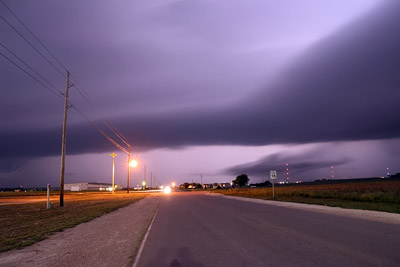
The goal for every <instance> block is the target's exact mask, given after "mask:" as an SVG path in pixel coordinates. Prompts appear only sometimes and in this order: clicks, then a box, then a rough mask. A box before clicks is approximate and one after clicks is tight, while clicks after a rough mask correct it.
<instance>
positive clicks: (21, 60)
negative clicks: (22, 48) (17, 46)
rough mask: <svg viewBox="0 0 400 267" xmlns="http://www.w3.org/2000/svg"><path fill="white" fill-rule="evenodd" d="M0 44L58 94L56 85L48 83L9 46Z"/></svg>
mask: <svg viewBox="0 0 400 267" xmlns="http://www.w3.org/2000/svg"><path fill="white" fill-rule="evenodd" d="M0 45H1V46H2V47H3V48H4V49H6V50H7V51H8V52H9V53H10V54H12V55H13V56H14V57H16V58H17V59H18V60H19V61H20V62H22V63H23V64H24V65H25V66H26V67H28V68H29V69H30V70H31V71H33V72H34V73H35V74H36V75H37V76H39V77H40V78H41V79H42V80H43V81H45V82H46V83H47V84H48V85H50V87H52V88H53V89H54V90H56V91H58V92H59V93H60V94H62V93H61V91H60V90H58V89H57V87H56V86H54V85H53V84H52V83H50V82H49V81H48V80H47V79H46V78H44V77H43V76H42V75H40V73H38V72H37V71H36V70H34V69H33V68H32V67H31V66H29V65H28V63H26V62H25V61H24V60H23V59H22V58H20V57H19V56H17V55H16V54H15V53H14V52H13V51H11V50H10V49H9V48H7V47H6V46H5V45H4V44H3V43H2V42H0Z"/></svg>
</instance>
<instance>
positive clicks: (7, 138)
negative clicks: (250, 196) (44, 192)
mask: <svg viewBox="0 0 400 267" xmlns="http://www.w3.org/2000/svg"><path fill="white" fill-rule="evenodd" d="M3 2H4V3H5V4H6V5H7V6H8V7H9V8H10V9H11V10H12V11H13V12H14V13H15V14H16V15H17V16H18V17H19V18H20V19H21V20H22V21H23V22H24V23H25V24H26V25H27V26H28V27H29V28H30V30H32V31H33V32H34V33H35V34H36V35H37V36H38V37H39V38H40V40H41V41H42V42H43V43H45V44H46V46H47V47H48V48H49V49H50V50H51V51H52V53H53V54H54V55H56V57H57V58H58V59H59V60H60V61H61V62H62V64H63V65H65V66H66V67H67V68H68V70H70V72H71V73H72V75H73V77H74V78H75V80H77V81H78V83H79V87H81V88H83V89H84V91H85V92H86V93H87V95H88V99H89V100H90V102H91V103H92V104H93V105H94V106H95V107H96V110H97V111H98V112H95V111H94V110H93V109H92V108H91V107H90V106H89V105H88V104H87V103H86V102H85V101H84V99H83V98H82V97H81V95H80V94H79V92H78V91H77V88H76V87H72V88H71V89H70V100H71V103H72V104H73V105H74V106H75V107H77V108H79V110H81V111H82V112H83V114H85V116H86V117H88V118H89V119H90V120H92V121H95V122H96V123H97V124H98V125H99V126H100V127H101V128H102V129H103V130H104V131H106V132H107V133H108V134H109V135H110V136H112V138H114V139H116V140H117V137H115V136H113V135H112V132H111V131H108V130H107V127H106V126H105V125H104V119H107V120H109V121H110V122H111V123H112V124H114V125H115V126H116V127H117V128H118V129H119V130H120V131H121V132H122V133H123V134H124V135H125V136H126V137H127V138H128V139H129V141H130V142H131V144H132V147H133V152H134V153H133V157H134V158H137V159H138V160H139V166H138V168H136V169H132V175H133V182H131V185H132V184H133V185H136V184H138V183H139V182H140V181H141V180H142V178H143V164H144V163H145V164H146V165H147V170H148V173H147V176H148V177H150V172H152V173H153V174H154V175H155V180H157V182H158V184H159V185H160V184H165V183H168V182H170V181H176V182H178V183H182V182H185V181H188V182H191V181H192V180H193V181H197V182H200V175H202V176H203V182H207V183H208V182H228V181H231V180H232V179H234V178H235V177H236V176H237V175H239V174H241V173H247V174H248V175H249V177H250V179H251V182H260V181H263V180H265V179H266V178H267V176H268V174H269V170H275V169H276V170H278V178H279V180H283V179H284V178H285V175H284V174H283V169H284V164H285V163H286V162H288V163H289V166H290V179H291V180H292V181H296V180H303V181H306V180H314V179H321V178H328V177H330V166H331V165H334V168H335V178H350V177H371V176H385V175H386V172H387V168H389V172H390V173H391V174H394V173H396V172H400V170H399V167H398V166H399V161H400V152H399V151H400V119H399V118H400V117H399V115H398V114H400V105H398V102H399V100H400V90H399V88H400V76H399V74H398V70H399V69H400V52H399V49H398V48H399V47H400V26H399V25H400V16H399V14H400V2H398V1H383V0H347V1H335V0H332V1H318V0H302V1H282V0H279V1H278V0H276V1H272V0H271V1H245V0H243V1H222V0H220V1H211V0H210V1H184V0H182V1H180V0H170V1H166V0H162V1H161V0H159V1H141V2H140V1H78V0H76V1H68V2H62V1H50V0H49V1H10V0H3ZM0 15H1V16H2V19H1V20H0V33H1V35H0V36H1V37H0V40H1V46H0V52H1V53H2V54H3V55H5V56H6V57H8V58H9V59H11V60H12V61H13V62H15V63H16V64H18V65H19V66H21V67H23V68H24V69H26V70H27V71H29V72H30V73H31V72H32V71H31V70H29V69H28V68H27V67H26V66H25V65H24V64H23V63H22V62H20V61H19V60H18V59H17V58H15V57H14V55H13V54H12V53H14V54H15V55H17V56H18V57H20V58H21V59H23V60H24V62H26V63H27V64H28V65H29V66H31V67H32V68H33V69H34V70H35V71H37V72H38V73H39V74H40V75H41V76H43V77H45V78H46V80H47V81H49V82H50V83H52V84H53V85H55V87H56V88H57V89H58V90H59V91H64V90H65V89H64V88H65V77H63V76H62V75H60V74H59V73H58V72H57V71H55V70H54V68H53V67H52V66H50V65H49V64H48V63H47V62H46V61H45V60H43V58H42V57H41V56H40V55H39V54H38V53H37V52H36V51H35V50H34V49H32V48H31V47H30V46H29V45H28V44H27V43H26V42H25V41H24V40H23V39H22V38H21V37H20V36H19V35H18V34H17V33H16V32H15V31H14V30H13V29H12V28H11V27H10V26H9V25H8V23H10V24H11V25H12V26H13V27H14V28H15V29H16V30H18V31H19V32H20V33H21V34H22V35H23V36H24V37H25V38H26V39H28V40H29V41H30V42H31V43H32V44H33V45H34V46H35V47H37V49H39V50H40V51H41V52H42V53H43V54H44V55H45V56H46V57H48V58H49V59H50V60H51V61H52V62H53V64H55V65H56V66H57V67H59V65H58V63H57V62H55V61H54V60H53V59H52V58H51V56H50V55H49V54H48V53H47V52H46V51H45V50H44V49H43V48H41V46H40V45H39V44H38V42H37V41H36V40H35V39H34V38H33V37H32V36H31V35H30V34H29V32H27V31H26V30H25V29H24V28H23V26H22V25H21V24H20V23H19V22H18V20H16V19H15V17H14V16H13V15H12V14H11V13H10V12H9V10H8V9H7V8H6V6H5V5H3V4H2V3H1V2H0ZM7 22H8V23H7ZM10 51H12V53H11V52H10ZM0 68H1V72H0V80H1V98H0V122H1V124H0V125H1V128H0V151H1V152H2V153H1V155H0V187H7V186H19V185H24V186H45V185H46V184H47V183H51V184H52V185H53V186H55V187H57V186H58V185H59V169H60V153H61V152H60V151H61V131H62V117H63V101H62V99H61V98H58V97H56V96H55V95H53V94H51V93H50V92H49V91H47V89H46V88H44V87H43V86H42V85H40V84H39V83H37V82H36V81H35V80H33V79H32V78H31V77H29V76H28V75H26V74H25V73H24V72H22V71H21V70H20V69H18V68H17V67H16V66H15V65H13V64H12V63H10V62H9V61H8V60H7V59H6V58H5V57H3V56H1V55H0ZM32 75H34V76H35V77H37V75H36V74H34V73H33V74H32ZM39 79H40V78H39ZM74 82H75V81H74ZM75 83H76V82H75ZM78 83H77V84H78ZM68 116H69V117H68V133H67V158H66V179H65V182H66V183H69V182H80V181H101V182H111V166H112V165H111V164H112V161H111V157H110V156H109V154H110V153H112V152H116V153H117V154H118V156H117V157H116V182H118V183H122V184H124V185H125V183H126V175H127V174H126V173H127V166H126V160H127V156H126V154H125V153H124V152H122V151H119V150H118V149H117V148H116V147H114V146H113V145H112V144H110V143H109V142H108V141H107V140H106V139H105V138H104V137H103V136H102V135H101V134H100V133H99V132H98V131H96V129H95V128H94V127H92V125H91V124H90V123H88V122H87V121H86V120H85V119H84V118H82V117H81V116H80V114H79V113H78V112H77V111H76V110H75V109H73V108H71V109H69V115H68ZM120 143H121V144H122V142H120Z"/></svg>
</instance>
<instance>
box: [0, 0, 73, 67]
mask: <svg viewBox="0 0 400 267" xmlns="http://www.w3.org/2000/svg"><path fill="white" fill-rule="evenodd" d="M0 2H1V3H2V4H3V5H4V6H5V7H6V8H7V9H8V11H9V12H10V13H11V14H12V15H13V16H14V18H16V19H17V20H18V21H19V23H21V24H22V26H24V28H25V30H27V31H28V32H29V33H30V34H31V35H32V36H33V37H34V38H35V39H36V41H38V43H39V44H40V45H41V46H42V47H43V48H44V49H45V50H46V51H47V53H49V54H50V55H51V56H52V57H53V59H54V60H55V61H57V63H58V64H60V66H61V67H62V68H63V69H64V70H65V71H67V68H66V67H65V66H64V65H63V64H62V63H61V61H60V60H58V58H57V57H56V56H55V55H54V54H53V53H52V52H51V51H50V49H48V48H47V47H46V45H45V44H44V43H43V42H42V41H40V39H39V37H37V36H36V35H35V34H34V33H33V32H32V31H31V30H30V29H29V28H28V26H26V25H25V23H23V22H22V20H21V19H20V18H19V17H18V16H17V15H16V14H15V13H14V12H13V11H12V10H11V9H10V8H9V7H8V6H7V5H6V4H5V3H4V1H3V0H0Z"/></svg>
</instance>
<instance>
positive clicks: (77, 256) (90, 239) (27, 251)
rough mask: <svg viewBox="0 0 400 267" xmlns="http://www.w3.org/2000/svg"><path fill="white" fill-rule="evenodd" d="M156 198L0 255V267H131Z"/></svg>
mask: <svg viewBox="0 0 400 267" xmlns="http://www.w3.org/2000/svg"><path fill="white" fill-rule="evenodd" d="M159 198H160V196H159V195H156V194H152V195H151V196H147V197H145V198H142V199H141V200H139V201H137V202H135V203H133V204H130V205H128V206H126V207H124V208H120V209H118V210H116V211H113V212H110V213H108V214H106V215H103V216H101V217H98V218H95V219H93V220H91V221H90V222H86V223H82V224H79V225H77V226H76V227H74V228H70V229H66V230H64V231H62V232H59V233H57V234H54V235H51V236H50V237H48V238H47V239H46V240H43V241H41V242H38V243H36V244H34V245H32V246H29V247H26V248H23V249H20V250H11V251H8V252H3V253H0V266H7V267H10V266H130V265H131V261H132V259H133V257H134V254H135V252H136V250H137V248H138V246H139V242H140V241H141V239H142V237H143V235H144V233H145V230H146V229H147V226H148V224H149V223H150V221H151V219H152V216H153V215H154V213H155V211H156V209H157V207H158V203H159ZM15 206H25V205H15ZM117 229H118V230H117Z"/></svg>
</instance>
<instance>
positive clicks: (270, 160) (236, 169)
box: [224, 153, 350, 177]
mask: <svg viewBox="0 0 400 267" xmlns="http://www.w3.org/2000/svg"><path fill="white" fill-rule="evenodd" d="M285 162H288V163H289V162H290V163H289V165H288V166H289V173H290V176H297V177H298V176H299V175H300V174H304V173H307V172H309V171H314V170H317V169H321V168H326V169H328V168H329V167H330V166H332V165H333V166H335V167H336V166H340V165H342V164H346V163H349V162H350V159H347V158H342V159H334V160H323V159H319V158H318V157H316V155H315V154H311V153H308V154H306V153H305V154H302V155H301V156H287V155H281V154H273V155H270V156H267V157H265V158H263V159H260V160H258V161H255V162H250V163H246V164H241V165H237V166H233V167H230V168H228V169H226V170H225V171H224V172H225V173H227V174H230V175H239V174H241V173H246V174H248V175H251V176H261V177H266V176H268V175H269V171H270V170H276V171H278V173H279V174H280V176H282V177H284V176H285V173H286V167H285V165H284V163H285Z"/></svg>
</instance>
